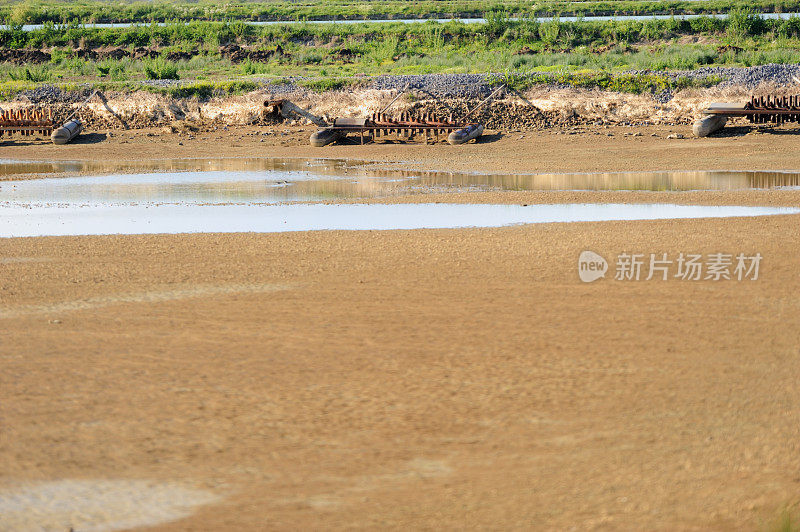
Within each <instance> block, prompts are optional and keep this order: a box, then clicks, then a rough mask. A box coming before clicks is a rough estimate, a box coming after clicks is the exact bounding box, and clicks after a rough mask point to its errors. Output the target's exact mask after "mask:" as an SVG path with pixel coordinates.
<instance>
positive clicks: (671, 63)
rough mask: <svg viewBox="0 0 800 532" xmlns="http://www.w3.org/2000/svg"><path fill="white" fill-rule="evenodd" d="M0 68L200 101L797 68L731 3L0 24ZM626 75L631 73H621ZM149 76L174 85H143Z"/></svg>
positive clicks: (783, 33)
mask: <svg viewBox="0 0 800 532" xmlns="http://www.w3.org/2000/svg"><path fill="white" fill-rule="evenodd" d="M387 1H388V3H391V2H392V1H393V0H387ZM712 1H713V0H712ZM0 5H2V4H0ZM15 5H16V6H27V5H28V4H27V3H26V4H15ZM36 5H39V4H36ZM58 5H59V6H62V8H63V9H66V7H64V6H67V5H68V4H58ZM70 5H71V4H70ZM81 5H83V4H80V5H78V6H76V7H75V9H78V10H79V9H80V8H81ZM114 5H116V4H114ZM136 5H139V4H123V7H126V8H128V7H131V6H136ZM152 5H153V6H162V5H170V6H176V5H183V4H160V3H155V4H152ZM203 5H205V4H202V3H201V4H197V5H196V6H195V7H197V6H203ZM243 5H245V6H251V5H262V4H243ZM269 5H273V4H269ZM275 5H278V4H275ZM298 5H299V4H298ZM314 5H316V4H314ZM5 7H8V6H5ZM140 7H141V6H140ZM187 9H188V8H187ZM123 11H124V9H123ZM0 61H4V62H0V83H2V84H3V87H2V88H0V91H12V90H15V89H16V88H20V87H27V86H28V85H30V84H36V83H53V84H92V85H102V86H104V87H108V88H114V87H121V88H128V87H138V86H142V84H144V85H145V86H146V87H147V90H158V91H168V90H169V91H174V92H175V93H176V94H177V93H181V94H183V93H191V94H196V95H200V96H205V95H209V94H212V93H214V92H215V91H217V92H220V91H222V92H230V91H233V92H237V91H243V90H247V88H248V87H256V86H258V85H259V84H261V83H263V82H264V81H268V80H275V79H281V78H284V77H286V76H297V77H299V78H301V79H302V80H303V81H301V82H300V85H302V86H305V87H307V88H309V89H311V90H315V91H325V90H336V89H342V88H346V87H348V86H349V85H350V84H351V83H352V80H353V79H354V78H356V77H358V76H362V75H377V74H384V73H391V74H425V73H440V72H443V73H464V72H467V73H486V72H502V73H505V74H504V76H510V78H509V79H513V80H516V81H515V83H519V84H527V85H530V84H534V83H559V84H567V85H572V86H578V87H601V88H604V89H608V90H617V91H625V92H643V91H651V92H659V91H663V90H666V89H673V90H674V89H679V88H681V83H683V82H681V81H680V79H677V80H676V79H674V78H672V77H668V76H664V75H663V74H659V72H663V71H672V70H687V69H694V68H698V67H701V66H713V65H731V66H736V65H739V66H751V65H758V64H766V63H800V17H792V18H788V19H786V20H778V19H765V18H762V17H759V16H757V15H755V14H754V13H753V12H752V11H751V10H749V9H746V8H737V9H734V10H733V11H732V12H731V13H730V17H729V18H728V19H724V20H723V19H718V18H713V17H699V18H695V19H691V20H679V19H675V18H670V19H664V20H661V19H659V20H657V19H646V20H639V21H632V20H625V21H606V22H603V21H584V20H578V21H568V20H565V19H562V18H555V19H553V20H551V21H547V22H537V21H535V20H532V19H528V18H524V19H518V20H517V19H512V18H510V17H509V11H505V10H496V11H492V12H489V13H487V14H486V23H481V24H464V23H460V22H456V21H450V22H446V23H437V22H432V21H431V22H425V23H419V24H403V23H387V24H378V23H366V24H314V23H298V24H276V25H266V26H254V25H249V24H245V23H243V22H240V21H233V22H230V21H229V22H203V21H192V22H180V21H177V22H169V23H167V24H165V25H156V24H137V25H133V26H131V27H125V28H94V27H82V26H78V25H76V24H54V23H52V22H48V23H46V24H44V26H43V27H42V28H40V29H36V30H33V31H23V30H22V28H21V27H20V26H18V25H16V26H14V25H12V26H8V27H6V28H5V29H0ZM632 70H633V71H637V72H639V73H638V74H630V73H629V72H627V71H632ZM158 80H180V83H177V84H169V83H166V84H165V83H161V84H158V83H153V81H158ZM712 81H713V80H705V81H703V82H702V83H706V84H707V83H711V82H712ZM148 82H150V83H149V84H148ZM225 83H232V84H233V85H226V86H222V84H225ZM20 90H23V89H20Z"/></svg>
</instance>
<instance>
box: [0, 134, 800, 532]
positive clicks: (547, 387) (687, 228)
mask: <svg viewBox="0 0 800 532" xmlns="http://www.w3.org/2000/svg"><path fill="white" fill-rule="evenodd" d="M227 134H228V136H226V137H224V139H223V142H221V143H219V144H218V145H217V147H218V148H219V146H223V147H224V148H225V151H224V153H225V155H258V154H263V155H275V156H279V155H294V156H301V155H306V154H308V153H312V152H314V153H324V154H325V156H352V157H364V158H375V159H377V158H385V159H386V160H403V159H405V158H408V159H414V160H416V161H417V162H419V163H420V164H425V165H430V166H431V167H442V166H444V167H447V166H448V165H455V162H456V160H457V158H456V155H457V154H460V155H461V156H464V155H465V154H467V155H472V156H474V161H475V162H474V164H473V165H472V166H473V167H474V168H475V169H489V170H492V169H496V168H498V166H497V165H498V163H497V162H496V161H504V162H503V163H502V164H504V165H505V166H502V167H501V168H502V169H503V170H505V171H508V170H509V169H510V168H519V169H529V171H533V170H537V169H544V168H547V169H549V170H554V169H556V168H561V169H564V170H567V169H569V170H574V169H577V168H583V169H592V168H602V169H603V170H615V169H630V168H655V167H659V166H658V165H660V167H664V166H669V167H672V168H681V167H684V168H711V167H720V168H738V167H740V166H738V165H741V167H746V168H751V169H752V168H760V167H762V166H763V167H764V168H795V167H796V163H795V162H794V161H795V160H796V159H795V158H794V157H793V153H792V152H793V148H792V147H793V146H794V144H795V143H796V142H798V140H800V137H796V136H794V135H775V136H767V135H763V134H759V135H753V136H752V137H751V136H750V135H745V136H744V137H741V138H734V139H707V140H698V141H695V140H669V141H667V140H665V139H663V138H655V137H649V136H645V137H640V138H632V139H625V138H621V137H620V136H615V137H602V138H601V137H599V136H598V137H597V138H596V139H594V138H582V137H581V136H580V135H577V136H574V137H573V136H567V137H560V136H552V137H551V136H549V135H547V134H543V135H541V136H540V137H536V138H535V139H534V140H531V141H530V145H529V146H530V149H529V148H526V145H525V144H524V143H523V142H516V141H514V142H512V141H511V139H508V138H505V139H503V140H500V141H498V142H496V143H492V144H489V145H477V146H467V147H465V148H466V149H461V150H460V151H458V152H457V151H456V149H455V148H450V147H447V146H441V147H439V146H437V147H414V148H410V149H409V150H405V149H402V150H401V149H398V148H397V147H391V146H386V147H384V146H367V147H364V148H362V147H357V146H352V147H350V146H348V147H334V148H331V149H323V150H319V151H317V150H311V149H310V148H297V147H294V146H286V147H283V146H270V145H267V146H265V148H268V149H263V150H262V149H261V146H262V145H264V144H267V143H258V140H255V141H251V140H246V139H240V138H238V137H234V135H236V133H235V132H227ZM118 139H119V137H116V138H114V140H113V141H110V142H108V143H99V144H94V145H75V146H68V147H66V148H65V149H60V148H53V147H51V146H36V145H31V146H27V147H25V146H23V147H18V148H12V147H11V146H6V147H3V148H2V151H0V157H10V156H14V157H19V158H26V157H29V158H30V157H38V158H56V156H58V157H63V158H90V157H98V158H101V157H107V158H110V157H114V156H118V155H120V154H125V156H126V157H185V156H190V155H191V156H200V155H203V154H211V153H212V152H215V153H214V155H216V156H218V155H220V151H219V150H212V146H210V145H204V146H205V147H204V148H202V149H193V148H191V147H190V146H188V145H187V143H186V141H184V146H175V145H174V143H167V142H164V143H161V141H160V139H159V138H157V137H155V138H154V137H143V136H138V135H136V136H135V137H134V138H133V139H131V140H130V141H129V144H126V145H120V144H119V143H118ZM226 139H227V140H226ZM251 142H252V143H251ZM256 143H258V144H256ZM198 144H199V143H198ZM234 144H239V145H240V146H238V147H237V146H234ZM639 146H641V147H642V148H643V149H644V150H645V151H644V152H642V151H641V150H639V149H638V147H639ZM709 146H723V147H724V149H722V150H720V151H719V152H713V151H711V150H709ZM534 147H539V149H537V150H535V151H533V148H534ZM548 147H549V148H550V149H547V148H548ZM134 148H135V150H134ZM556 148H557V149H558V150H561V151H560V152H559V153H554V151H553V150H555V149H556ZM630 148H637V149H635V150H634V149H630ZM573 149H574V150H580V151H581V153H582V154H583V155H582V156H581V157H580V158H577V157H567V156H566V155H567V154H569V153H573ZM204 150H207V151H204ZM423 152H425V153H427V154H431V153H435V155H428V156H419V155H418V154H420V153H423ZM647 153H652V154H657V155H655V156H652V157H648V156H646V154H647ZM115 154H116V155H115ZM559 154H560V156H561V161H560V162H561V166H559V165H558V163H559V161H558V157H559ZM740 156H741V159H740ZM691 157H697V158H698V160H696V161H694V162H693V161H692V160H691ZM415 158H416V159H415ZM493 161H495V162H494V163H493ZM461 164H466V163H464V162H463V161H462V163H461ZM579 164H582V165H583V166H579ZM690 165H691V166H690ZM565 167H566V168H565ZM559 194H560V196H559ZM564 194H569V196H568V197H569V198H570V201H587V202H590V201H599V200H600V201H606V200H613V201H617V200H618V198H625V197H629V196H625V193H602V194H593V193H555V194H552V195H548V194H546V193H544V194H543V193H515V194H514V195H513V201H515V202H516V201H519V202H529V203H533V202H536V201H545V200H546V199H547V198H548V197H551V198H559V197H561V198H562V199H563V197H565V196H564ZM503 196H504V195H503V194H498V193H494V194H491V195H486V196H484V197H483V198H482V199H481V196H474V195H469V194H466V195H462V196H456V195H451V196H449V197H448V198H447V199H448V201H452V200H467V201H469V200H472V201H484V200H487V199H489V200H492V198H494V199H493V200H492V201H507V200H508V198H506V199H505V200H503V199H501V197H503ZM644 196H647V197H650V196H652V197H653V198H654V200H657V201H661V200H660V199H659V198H669V201H674V197H678V196H679V195H671V196H660V195H658V194H645V195H644ZM510 197H511V196H509V198H510ZM680 197H692V198H694V201H697V202H710V203H716V202H718V201H719V198H723V197H727V196H726V195H725V194H721V193H700V192H698V193H691V195H688V196H680ZM459 198H461V199H459ZM759 198H760V199H759ZM737 200H738V199H737ZM741 200H742V201H745V202H746V201H748V200H754V201H753V202H754V203H759V202H763V203H772V204H794V205H797V204H798V202H797V197H796V196H795V195H793V194H789V193H786V192H778V191H772V192H751V193H744V194H743V195H742V196H741ZM762 200H763V201H762ZM799 222H800V216H778V217H765V218H754V219H746V218H738V219H728V220H672V221H648V222H604V223H575V224H545V225H529V226H519V227H509V228H501V229H464V230H421V231H386V232H378V231H366V232H313V233H294V234H239V235H220V234H216V235H215V234H212V235H183V236H169V235H165V236H106V237H70V238H32V239H0V258H2V263H0V272H2V276H0V309H2V314H1V315H0V327H2V335H0V358H1V359H2V368H3V371H2V372H0V420H1V422H2V431H1V432H0V470H1V471H2V476H0V487H3V486H6V485H13V484H15V483H17V482H19V481H35V480H52V479H111V480H113V479H152V480H163V481H169V482H173V481H174V482H181V483H184V484H187V485H192V486H196V487H198V488H204V489H208V490H210V491H212V492H213V493H215V494H217V495H218V496H219V497H220V499H219V501H218V502H215V503H211V504H208V505H207V506H204V507H201V508H200V509H199V510H198V511H197V512H196V513H195V514H194V515H192V516H191V517H188V518H186V519H183V520H180V521H175V522H172V523H169V524H164V525H161V526H157V527H155V529H163V530H206V529H216V530H220V529H232V530H235V529H240V530H244V529H249V530H252V529H309V528H331V529H344V528H378V527H380V528H391V529H401V528H415V529H433V528H461V527H470V528H493V529H500V528H516V529H523V528H525V529H530V528H538V529H569V528H572V527H575V528H577V529H594V528H600V529H627V530H630V529H650V530H676V529H719V530H730V529H757V528H761V527H764V526H768V523H770V522H771V521H772V520H773V519H774V518H775V517H776V516H777V515H778V513H779V511H780V508H781V507H782V506H783V505H786V504H793V503H797V502H798V498H800V495H799V494H800V387H798V386H797V382H798V381H799V379H800V319H798V315H800V300H798V296H797V294H798V293H800V231H798V230H797V228H798V223H799ZM584 249H591V250H594V251H596V252H598V253H600V254H602V255H604V256H605V257H606V258H609V259H612V258H613V257H615V256H616V255H617V254H618V253H620V252H623V251H629V252H641V253H663V252H667V253H669V254H670V255H671V256H675V255H677V254H678V253H680V252H685V253H687V252H703V253H715V252H730V253H736V252H740V251H741V252H746V253H753V252H756V251H757V252H760V253H761V254H762V255H763V256H764V260H763V263H762V268H761V278H760V279H759V280H757V281H742V282H737V281H719V282H713V281H701V282H682V281H678V280H670V281H649V282H648V281H638V282H622V281H614V280H613V279H611V278H610V276H609V278H607V279H604V280H601V281H598V282H596V283H593V284H584V283H581V282H580V281H579V280H578V278H577V273H576V266H577V265H576V262H577V257H578V254H579V253H580V252H581V251H582V250H584Z"/></svg>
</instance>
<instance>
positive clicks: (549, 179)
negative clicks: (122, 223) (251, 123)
mask: <svg viewBox="0 0 800 532" xmlns="http://www.w3.org/2000/svg"><path fill="white" fill-rule="evenodd" d="M65 173H66V174H89V175H85V176H84V175H82V176H79V177H77V176H73V177H52V178H44V179H29V180H18V181H0V201H14V202H28V201H32V202H55V203H85V202H107V201H109V202H147V201H149V202H194V203H230V202H259V203H277V202H284V201H321V200H329V201H336V200H340V199H361V198H364V199H368V198H380V197H392V196H398V195H407V194H425V193H431V192H463V191H474V190H483V191H500V190H651V191H666V190H674V191H686V190H746V189H769V188H777V187H783V188H787V187H800V172H772V171H770V172H759V171H752V172H751V171H678V172H618V173H571V174H477V173H465V172H433V171H419V170H385V169H377V168H375V167H374V165H372V164H368V163H363V162H354V161H345V160H336V159H269V158H227V159H226V158H220V159H174V160H170V159H165V160H150V161H99V162H98V161H10V160H0V177H7V178H8V177H13V176H18V175H30V174H36V175H47V174H65Z"/></svg>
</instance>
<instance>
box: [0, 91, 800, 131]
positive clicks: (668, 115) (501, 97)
mask: <svg viewBox="0 0 800 532" xmlns="http://www.w3.org/2000/svg"><path fill="white" fill-rule="evenodd" d="M787 91H788V92H789V93H791V89H790V88H786V87H775V86H772V85H770V84H762V85H761V86H760V87H759V88H758V89H756V90H755V91H752V90H750V89H746V88H744V87H737V86H733V87H726V88H719V87H712V88H708V89H685V90H681V91H679V92H677V93H675V94H670V95H669V96H668V97H667V98H666V99H665V98H664V97H663V95H652V94H649V93H646V94H638V95H637V94H626V93H615V92H605V91H601V90H597V89H595V90H589V89H576V88H555V87H549V86H537V87H534V88H532V89H529V90H527V91H525V92H524V94H523V93H515V92H509V91H505V92H501V93H499V94H498V97H497V98H496V100H494V101H492V102H491V103H490V104H488V105H486V106H485V107H483V108H481V110H479V111H477V112H476V113H474V114H472V115H470V116H469V120H472V121H477V122H480V123H482V124H484V125H486V126H487V127H488V128H490V129H500V130H507V129H525V130H537V129H550V128H554V127H565V126H567V127H568V126H575V125H589V124H592V125H597V124H600V125H607V124H620V125H644V124H651V125H686V124H689V123H691V121H693V120H694V119H696V118H697V117H699V116H700V114H701V113H700V111H701V109H702V108H704V107H705V106H707V105H708V104H709V103H711V102H714V101H734V102H736V101H742V102H744V101H747V100H749V98H750V96H751V95H753V94H756V95H758V94H783V93H786V92H787ZM33 92H34V93H35V92H36V91H33ZM42 92H43V93H44V94H43V95H38V96H37V95H34V96H33V98H30V97H27V96H20V97H19V98H17V99H15V100H14V101H10V102H3V103H2V104H0V106H2V108H4V109H17V108H23V107H27V106H30V105H31V104H32V102H33V104H35V105H47V106H50V107H51V108H52V109H53V110H54V112H55V121H56V122H57V123H58V124H60V123H62V122H63V121H64V119H66V118H67V117H68V116H70V115H72V114H73V113H75V112H77V116H78V117H80V118H81V120H82V121H83V122H84V123H85V124H86V125H87V126H88V127H90V128H95V129H109V128H111V129H129V128H130V129H137V128H147V127H164V126H171V127H173V128H175V129H178V130H181V129H187V130H209V129H213V128H215V127H223V126H233V125H255V124H261V125H264V124H269V123H271V121H270V120H269V119H266V118H265V117H264V102H265V101H268V100H274V99H279V98H288V99H290V100H292V101H293V102H295V103H296V104H298V105H299V106H300V107H302V108H303V109H305V110H307V111H309V112H311V113H312V114H314V115H317V116H320V117H324V118H326V119H331V118H336V117H366V116H369V115H370V114H371V113H374V112H377V111H380V110H381V109H383V108H384V107H385V106H386V105H387V104H389V102H391V101H392V99H393V98H394V97H395V96H397V94H398V91H397V90H394V89H393V90H377V89H353V90H348V91H332V92H325V93H321V94H320V93H316V92H312V91H307V90H301V89H298V90H295V91H293V92H290V93H285V92H270V91H269V90H258V91H254V92H251V93H249V94H245V95H241V96H217V97H211V98H198V97H192V98H179V97H171V96H166V95H161V94H154V93H149V92H144V91H139V92H134V93H113V92H109V93H107V94H104V95H103V98H97V97H96V98H93V99H92V100H91V101H90V102H89V103H88V104H86V105H85V106H82V105H83V100H84V98H85V97H86V96H88V95H89V94H91V91H90V90H89V89H86V91H84V92H83V93H62V92H61V91H59V90H57V89H52V90H51V91H48V90H43V91H42ZM51 93H52V94H51ZM481 100H482V98H478V99H467V100H463V99H452V98H438V97H435V96H434V95H432V94H429V93H422V92H414V91H410V92H409V93H408V94H407V95H406V96H403V97H402V98H400V99H399V100H398V101H397V103H395V104H394V105H393V107H392V112H401V111H411V112H419V113H433V114H434V116H436V117H439V118H440V119H446V118H448V117H449V116H452V118H453V119H454V120H455V121H460V120H462V119H463V118H464V117H465V116H467V114H468V111H469V110H471V109H472V108H474V107H475V106H477V105H478V103H480V102H481ZM303 122H305V121H300V122H299V123H303ZM306 123H308V122H306Z"/></svg>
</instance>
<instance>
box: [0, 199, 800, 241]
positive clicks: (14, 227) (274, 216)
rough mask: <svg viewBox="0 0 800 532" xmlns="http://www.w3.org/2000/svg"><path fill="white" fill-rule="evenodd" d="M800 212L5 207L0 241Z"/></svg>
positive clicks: (595, 207) (608, 207) (624, 207)
mask: <svg viewBox="0 0 800 532" xmlns="http://www.w3.org/2000/svg"><path fill="white" fill-rule="evenodd" d="M797 213H800V209H793V208H775V207H731V206H703V205H668V204H648V205H635V204H561V205H530V206H522V205H482V204H436V203H421V204H358V203H355V204H340V205H335V204H333V205H332V204H313V203H312V204H306V203H296V204H283V205H254V204H240V205H197V204H151V203H147V204H138V205H136V204H86V205H83V206H80V205H74V204H69V205H62V206H55V205H36V204H15V203H5V204H0V237H30V236H66V235H104V234H159V233H241V232H259V233H282V232H288V231H314V230H337V229H338V230H391V229H422V228H431V229H434V228H461V227H502V226H508V225H516V224H531V223H553V222H590V221H606V220H657V219H674V218H716V217H730V216H765V215H775V214H797Z"/></svg>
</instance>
